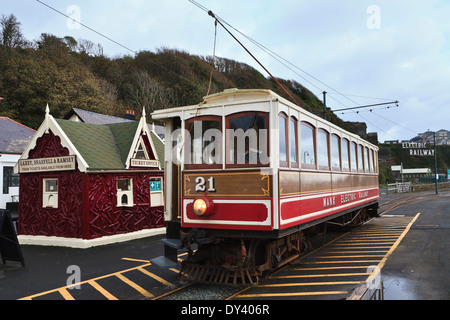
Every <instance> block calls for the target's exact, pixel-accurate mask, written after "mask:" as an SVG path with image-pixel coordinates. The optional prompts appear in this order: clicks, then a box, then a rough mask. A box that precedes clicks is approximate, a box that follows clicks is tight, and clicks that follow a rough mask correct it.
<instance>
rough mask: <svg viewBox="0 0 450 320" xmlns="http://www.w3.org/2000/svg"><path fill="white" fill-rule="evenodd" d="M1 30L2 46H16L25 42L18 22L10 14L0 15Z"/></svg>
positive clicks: (0, 40) (0, 41)
mask: <svg viewBox="0 0 450 320" xmlns="http://www.w3.org/2000/svg"><path fill="white" fill-rule="evenodd" d="M0 24H1V26H2V31H1V33H0V44H1V45H2V46H3V47H4V48H17V47H22V46H24V45H25V44H26V41H25V39H24V37H23V35H22V32H21V30H20V22H19V21H17V18H16V17H15V16H14V15H13V14H11V15H10V16H9V17H8V16H5V15H2V17H1V19H0Z"/></svg>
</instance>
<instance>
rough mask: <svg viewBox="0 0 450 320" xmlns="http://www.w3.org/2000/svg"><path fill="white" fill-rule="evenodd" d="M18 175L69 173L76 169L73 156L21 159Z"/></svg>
mask: <svg viewBox="0 0 450 320" xmlns="http://www.w3.org/2000/svg"><path fill="white" fill-rule="evenodd" d="M18 164H19V173H32V172H53V171H71V170H75V168H76V158H75V156H65V157H54V158H38V159H22V160H19V163H18Z"/></svg>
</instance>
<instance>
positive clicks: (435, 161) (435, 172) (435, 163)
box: [434, 131, 438, 194]
mask: <svg viewBox="0 0 450 320" xmlns="http://www.w3.org/2000/svg"><path fill="white" fill-rule="evenodd" d="M434 178H435V179H436V180H435V184H436V194H438V173H437V153H436V131H435V132H434Z"/></svg>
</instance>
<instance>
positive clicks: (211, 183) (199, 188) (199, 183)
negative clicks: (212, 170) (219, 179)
mask: <svg viewBox="0 0 450 320" xmlns="http://www.w3.org/2000/svg"><path fill="white" fill-rule="evenodd" d="M207 181H208V192H216V185H215V184H216V182H215V180H214V177H210V178H209V179H208V180H207ZM195 183H196V185H195V191H196V192H205V191H206V185H205V183H206V180H205V178H203V177H197V178H195Z"/></svg>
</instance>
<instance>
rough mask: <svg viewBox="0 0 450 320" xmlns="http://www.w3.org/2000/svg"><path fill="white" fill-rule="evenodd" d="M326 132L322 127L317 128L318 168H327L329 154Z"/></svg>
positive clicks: (328, 166) (328, 165)
mask: <svg viewBox="0 0 450 320" xmlns="http://www.w3.org/2000/svg"><path fill="white" fill-rule="evenodd" d="M328 149H329V148H328V132H326V131H325V130H323V129H319V130H318V144H317V158H318V161H319V169H321V170H329V169H330V164H329V154H328Z"/></svg>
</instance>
